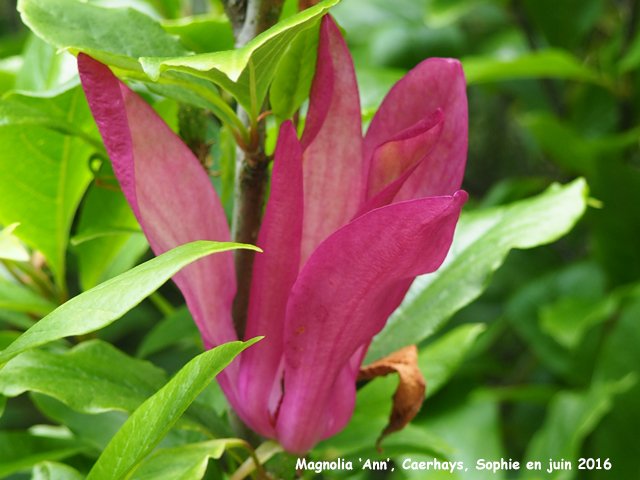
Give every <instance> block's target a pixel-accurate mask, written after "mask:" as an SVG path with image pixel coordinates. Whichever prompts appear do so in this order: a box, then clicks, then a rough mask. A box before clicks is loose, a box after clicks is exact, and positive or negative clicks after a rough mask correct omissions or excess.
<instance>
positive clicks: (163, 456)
mask: <svg viewBox="0 0 640 480" xmlns="http://www.w3.org/2000/svg"><path fill="white" fill-rule="evenodd" d="M243 445H244V442H243V441H242V440H238V439H236V438H224V439H221V440H209V441H208V442H201V443H190V444H188V445H184V446H181V447H174V448H164V449H161V450H158V451H156V452H155V453H154V454H153V455H151V456H150V457H149V458H147V459H146V460H145V461H144V462H142V463H141V464H140V466H139V467H138V468H137V469H136V470H135V472H134V473H133V475H132V476H131V480H174V479H176V478H179V479H180V480H200V479H201V478H202V477H203V475H204V473H205V471H206V470H207V464H208V462H209V459H210V458H213V459H216V460H217V459H219V458H220V457H221V456H222V454H223V453H224V451H225V450H226V449H227V448H233V447H242V446H243Z"/></svg>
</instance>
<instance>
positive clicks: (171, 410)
mask: <svg viewBox="0 0 640 480" xmlns="http://www.w3.org/2000/svg"><path fill="white" fill-rule="evenodd" d="M257 340H258V339H253V340H249V341H248V342H244V343H243V342H231V343H227V344H225V345H221V346H219V347H217V348H215V349H213V350H209V351H207V352H205V353H203V354H201V355H199V356H197V357H196V358H194V359H193V360H191V361H190V362H189V363H188V364H187V365H186V366H185V367H184V368H183V369H182V370H180V371H179V372H178V373H177V374H176V376H175V377H173V378H172V379H171V381H170V382H169V383H167V385H165V386H164V387H163V388H162V389H161V390H160V391H159V392H158V393H156V394H155V395H154V396H152V397H151V398H149V399H148V400H147V401H146V402H144V403H143V404H142V405H141V406H140V407H139V408H138V409H137V410H136V411H135V412H134V413H133V415H131V417H129V419H128V420H127V421H126V422H125V424H124V425H123V426H122V428H121V429H120V430H119V431H118V433H117V434H116V435H115V436H114V437H113V439H112V440H111V442H110V443H109V445H107V448H106V449H105V450H104V452H102V455H101V456H100V458H98V461H97V462H96V463H95V465H94V466H93V468H92V469H91V471H90V472H89V475H88V476H87V480H102V479H104V480H115V479H121V478H126V477H127V475H128V474H129V473H130V472H131V471H132V470H133V469H134V468H135V467H136V466H137V465H138V464H139V463H140V462H141V461H142V460H143V459H144V457H146V456H147V455H148V454H149V453H151V451H152V450H153V448H154V447H155V446H156V445H157V444H158V443H159V442H160V440H162V437H164V435H165V434H166V433H167V432H168V431H169V429H170V428H171V426H172V425H173V424H174V423H175V422H176V421H177V420H178V418H179V417H180V415H182V413H184V411H185V410H186V409H187V407H188V406H189V405H190V404H191V403H192V402H193V401H194V400H195V398H196V397H197V396H198V394H199V393H200V392H201V391H202V390H203V389H204V388H205V387H206V386H207V385H208V384H209V382H211V380H213V379H214V377H215V376H216V375H217V374H218V373H220V372H221V371H222V369H223V368H225V367H226V366H227V365H228V364H229V363H230V362H231V361H232V360H233V359H234V358H235V357H236V355H238V354H239V353H240V352H242V350H244V349H245V348H247V347H249V346H250V345H252V344H253V343H255V342H256V341H257Z"/></svg>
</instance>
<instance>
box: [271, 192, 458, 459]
mask: <svg viewBox="0 0 640 480" xmlns="http://www.w3.org/2000/svg"><path fill="white" fill-rule="evenodd" d="M466 199H467V194H466V193H465V192H457V193H456V194H455V195H454V196H453V197H450V196H449V197H432V198H422V199H418V200H412V201H407V202H401V203H395V204H392V205H389V206H386V207H382V208H378V209H376V210H373V211H371V212H369V213H367V214H365V215H363V216H362V217H359V218H357V219H356V220H354V221H353V222H351V223H349V224H348V225H346V226H345V227H343V228H341V229H339V230H338V231H336V232H335V233H334V234H333V235H331V236H330V237H329V238H328V239H327V240H325V241H324V242H323V243H322V244H321V245H320V246H319V247H318V248H317V249H316V251H315V252H314V253H313V255H312V256H311V257H310V258H309V260H308V262H307V263H306V265H305V267H304V268H303V269H302V271H301V272H300V275H299V276H298V280H297V281H296V284H295V285H294V287H293V290H292V292H291V296H290V298H289V303H288V305H287V317H286V323H285V374H284V386H285V387H284V388H285V395H284V398H283V401H282V404H281V406H280V412H279V416H278V421H277V425H276V431H277V433H278V439H279V440H280V443H281V444H282V445H283V447H284V448H285V449H286V450H287V451H289V452H291V453H294V454H302V453H305V452H307V451H308V450H309V449H311V448H312V447H313V446H314V445H315V444H316V442H318V441H319V440H320V439H321V438H323V437H324V436H325V435H326V434H327V433H335V432H337V431H338V430H340V429H341V428H343V427H344V425H346V421H347V420H348V418H349V417H350V415H351V410H352V408H353V402H354V397H353V396H354V395H355V391H354V390H353V389H347V390H344V391H343V392H341V393H340V395H344V397H343V398H342V399H341V401H339V399H337V398H336V397H333V395H338V393H337V392H338V389H337V388H336V385H337V384H336V378H337V377H338V376H339V375H347V374H348V373H349V370H348V371H347V372H346V373H344V372H343V369H344V368H345V365H347V364H348V363H349V362H350V359H351V358H352V356H353V355H354V353H355V352H356V350H358V348H360V347H361V346H362V345H365V344H367V342H369V341H370V340H371V338H372V337H373V336H374V335H375V334H376V333H378V332H379V331H380V330H381V329H382V327H383V326H384V324H385V322H386V320H387V318H388V316H389V315H390V314H391V313H392V312H393V310H395V309H396V308H397V306H398V305H399V304H400V302H401V301H402V298H403V297H404V295H405V293H406V291H407V289H408V288H409V286H410V285H411V282H412V281H413V279H414V278H415V277H416V276H417V275H421V274H424V273H429V272H433V271H435V270H436V269H437V268H438V267H439V266H440V264H441V263H442V261H443V260H444V258H445V256H446V253H447V251H448V249H449V246H450V245H451V240H452V238H453V231H454V229H455V225H456V222H457V220H458V217H459V214H460V209H461V208H462V205H463V204H464V202H465V201H466ZM351 371H352V369H351ZM336 410H340V411H336ZM330 419H339V420H340V424H334V425H329V426H328V423H329V421H330Z"/></svg>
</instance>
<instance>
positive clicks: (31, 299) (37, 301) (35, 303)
mask: <svg viewBox="0 0 640 480" xmlns="http://www.w3.org/2000/svg"><path fill="white" fill-rule="evenodd" d="M0 308H6V309H7V310H14V311H18V312H30V313H36V314H42V315H46V314H47V313H50V312H52V311H53V310H54V309H55V308H56V305H55V304H53V303H51V302H50V301H48V300H45V299H44V298H42V297H40V296H39V295H37V294H36V293H35V292H34V291H33V290H31V289H29V288H28V287H25V286H24V285H22V284H19V283H13V282H9V281H7V280H2V279H0Z"/></svg>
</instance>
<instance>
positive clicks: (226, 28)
mask: <svg viewBox="0 0 640 480" xmlns="http://www.w3.org/2000/svg"><path fill="white" fill-rule="evenodd" d="M162 28H164V29H165V31H167V32H168V33H170V34H172V35H178V36H179V37H180V39H181V40H182V43H184V45H185V46H186V47H187V48H188V49H189V50H191V51H193V52H195V53H207V52H219V51H220V50H233V46H234V40H233V31H232V30H231V24H230V23H229V19H228V18H226V16H223V15H216V14H205V15H195V16H193V17H184V18H179V19H177V20H165V21H163V22H162Z"/></svg>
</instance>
